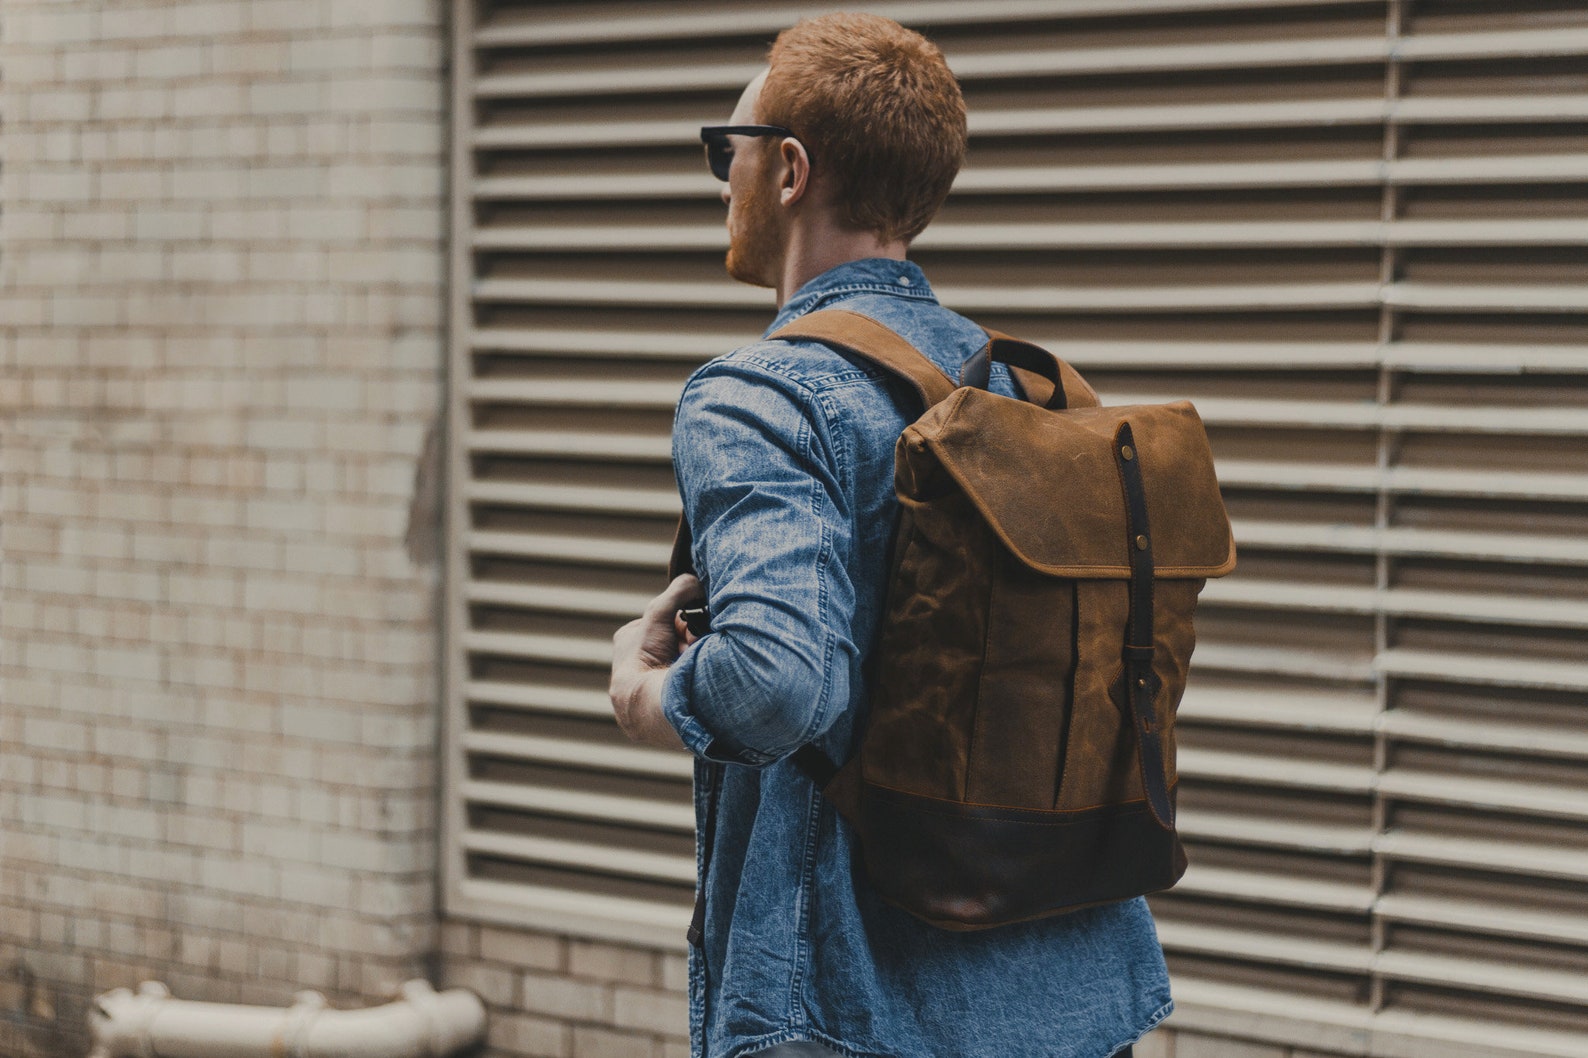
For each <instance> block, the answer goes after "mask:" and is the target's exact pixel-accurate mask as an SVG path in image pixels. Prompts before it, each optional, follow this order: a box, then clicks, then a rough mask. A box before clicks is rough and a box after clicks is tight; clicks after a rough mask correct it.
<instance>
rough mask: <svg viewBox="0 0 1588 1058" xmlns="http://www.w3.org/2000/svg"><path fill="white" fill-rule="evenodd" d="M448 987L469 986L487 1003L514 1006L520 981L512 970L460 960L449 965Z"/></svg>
mask: <svg viewBox="0 0 1588 1058" xmlns="http://www.w3.org/2000/svg"><path fill="white" fill-rule="evenodd" d="M446 981H447V987H449V988H467V989H469V990H470V991H472V992H474V993H476V994H477V995H479V997H480V998H481V999H483V1000H484V1001H485V1002H486V1003H488V1004H490V1005H491V1006H496V1007H513V1006H514V1005H515V1004H516V1003H517V1000H518V982H517V980H516V975H515V974H514V973H513V972H512V971H511V970H506V969H503V968H501V967H497V966H488V965H486V964H484V963H476V962H459V963H450V964H448V966H447V975H446Z"/></svg>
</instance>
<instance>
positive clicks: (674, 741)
mask: <svg viewBox="0 0 1588 1058" xmlns="http://www.w3.org/2000/svg"><path fill="white" fill-rule="evenodd" d="M700 595H701V592H700V581H698V580H696V579H695V578H694V577H693V576H691V575H690V574H688V573H686V574H684V575H683V576H681V577H678V578H675V579H674V581H673V582H672V583H671V584H669V585H668V586H667V590H665V591H663V592H662V593H661V594H660V595H658V596H657V597H656V598H654V599H652V600H651V602H650V605H648V606H646V607H645V613H644V614H642V615H641V616H640V617H638V618H636V619H635V620H633V621H630V622H629V623H628V624H626V625H624V626H623V627H622V628H620V629H618V630H617V633H616V634H614V635H613V636H612V684H611V686H610V688H609V690H610V692H611V695H612V715H613V716H615V717H616V718H617V721H618V727H620V728H622V729H623V733H624V734H625V735H627V736H629V738H630V739H632V740H633V741H635V742H641V743H644V744H645V745H648V746H660V747H662V748H664V749H684V748H686V747H685V746H684V742H683V740H682V739H680V738H679V737H678V732H677V731H674V730H673V725H672V724H670V723H668V722H667V717H666V716H664V715H663V714H662V683H663V682H664V681H665V680H666V679H667V669H668V666H670V665H671V664H672V663H673V662H674V661H676V660H678V654H679V652H680V651H681V650H683V648H684V647H687V646H689V644H691V643H693V642H694V641H695V637H694V635H692V634H691V633H690V632H689V630H688V629H687V628H685V627H684V622H683V621H682V620H680V619H679V617H678V611H679V610H680V609H682V608H683V607H684V606H686V605H687V604H689V603H691V602H694V601H695V600H697V599H699V598H700Z"/></svg>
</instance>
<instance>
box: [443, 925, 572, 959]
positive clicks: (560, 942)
mask: <svg viewBox="0 0 1588 1058" xmlns="http://www.w3.org/2000/svg"><path fill="white" fill-rule="evenodd" d="M448 926H449V927H455V926H456V924H455V923H448ZM478 938H479V955H480V958H482V959H486V960H489V961H491V962H499V963H504V964H506V965H509V966H515V967H518V968H520V969H532V970H561V969H563V968H564V966H566V965H567V962H566V960H567V948H568V942H567V941H566V940H564V939H563V938H561V937H556V936H551V935H548V934H541V933H530V932H523V931H519V930H514V929H510V928H508V927H503V926H491V925H482V926H480V927H478ZM460 954H469V953H467V952H460Z"/></svg>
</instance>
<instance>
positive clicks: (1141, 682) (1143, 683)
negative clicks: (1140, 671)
mask: <svg viewBox="0 0 1588 1058" xmlns="http://www.w3.org/2000/svg"><path fill="white" fill-rule="evenodd" d="M1136 686H1138V687H1145V686H1147V680H1146V678H1145V677H1143V678H1142V679H1139V680H1137V681H1136Z"/></svg>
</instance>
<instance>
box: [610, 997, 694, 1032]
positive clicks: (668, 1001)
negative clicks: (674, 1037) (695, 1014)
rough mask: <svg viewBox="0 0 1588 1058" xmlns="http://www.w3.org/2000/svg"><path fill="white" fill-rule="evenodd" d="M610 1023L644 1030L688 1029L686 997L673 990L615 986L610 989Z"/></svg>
mask: <svg viewBox="0 0 1588 1058" xmlns="http://www.w3.org/2000/svg"><path fill="white" fill-rule="evenodd" d="M612 1023H613V1024H614V1025H616V1026H617V1027H619V1028H625V1029H639V1030H642V1031H645V1032H669V1033H674V1034H677V1033H680V1032H688V1031H689V1000H688V997H686V996H682V995H679V994H677V993H673V992H657V991H653V990H650V989H639V988H619V989H617V990H616V991H615V992H614V993H613V1016H612Z"/></svg>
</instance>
